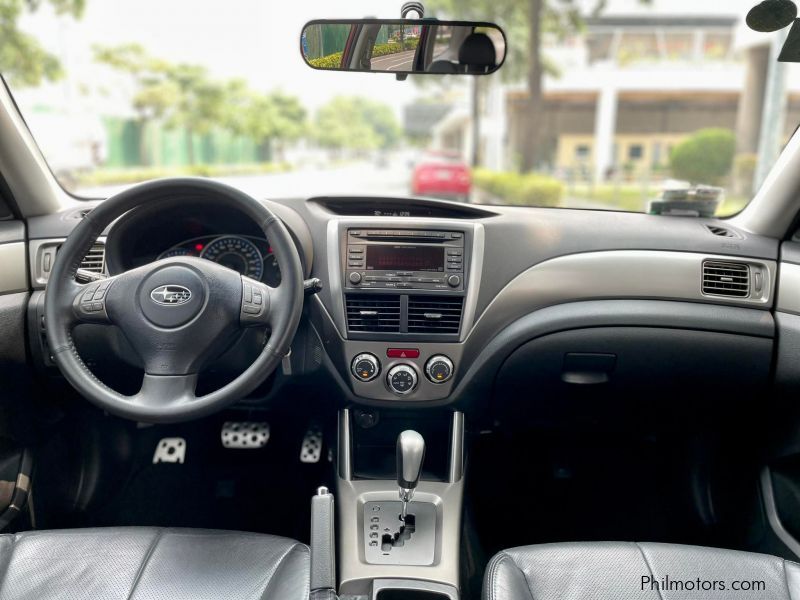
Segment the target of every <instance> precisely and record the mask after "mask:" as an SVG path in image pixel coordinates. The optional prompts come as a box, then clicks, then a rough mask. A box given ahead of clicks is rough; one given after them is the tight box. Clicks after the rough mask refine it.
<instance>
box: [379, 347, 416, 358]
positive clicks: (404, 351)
mask: <svg viewBox="0 0 800 600" xmlns="http://www.w3.org/2000/svg"><path fill="white" fill-rule="evenodd" d="M386 356H387V357H389V358H419V350H418V349H416V348H389V349H388V350H387V351H386Z"/></svg>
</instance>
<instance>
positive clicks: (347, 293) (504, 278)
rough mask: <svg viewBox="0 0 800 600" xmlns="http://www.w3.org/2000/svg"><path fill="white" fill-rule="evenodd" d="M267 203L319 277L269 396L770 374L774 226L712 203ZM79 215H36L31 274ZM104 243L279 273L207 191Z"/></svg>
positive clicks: (465, 403) (423, 393)
mask: <svg viewBox="0 0 800 600" xmlns="http://www.w3.org/2000/svg"><path fill="white" fill-rule="evenodd" d="M267 204H268V205H269V207H270V209H272V210H273V211H274V212H275V213H276V214H277V215H278V216H279V217H280V218H281V219H282V220H283V221H284V223H285V224H286V226H287V228H288V229H289V231H290V232H291V234H292V236H293V238H294V240H295V244H296V246H297V248H298V251H299V254H300V256H301V262H302V264H303V267H304V271H305V276H306V277H307V278H315V279H317V280H318V282H319V288H320V289H319V291H318V293H316V294H313V295H310V296H308V297H307V299H306V306H305V309H304V318H303V321H302V324H301V328H300V330H299V332H298V338H297V340H296V344H294V345H293V346H292V355H291V357H287V359H286V360H285V361H284V368H283V369H282V370H281V371H280V372H279V373H278V374H277V375H276V377H275V379H276V382H275V383H276V385H275V386H273V387H272V388H270V389H269V390H267V391H266V392H265V391H264V390H263V389H262V390H260V392H259V393H261V394H263V396H264V397H263V398H262V399H265V400H267V401H268V400H270V399H278V398H279V397H281V394H282V392H281V389H282V388H281V384H291V383H292V382H295V383H301V382H304V381H305V382H308V381H312V380H313V381H317V380H318V379H321V380H322V381H323V382H324V384H325V385H323V386H322V388H320V389H325V390H326V392H328V393H329V395H330V397H331V398H335V399H336V401H337V402H340V403H341V404H343V405H347V404H362V405H376V406H392V407H398V408H403V407H424V406H444V405H450V406H455V407H462V408H468V407H470V406H474V405H476V404H487V403H489V404H491V405H493V407H494V409H498V410H499V407H501V406H506V407H507V408H508V407H511V408H514V409H515V410H521V412H522V415H521V417H522V418H530V417H531V416H532V415H535V414H540V409H541V410H545V409H543V408H542V407H541V406H539V403H540V402H542V401H543V400H542V399H543V398H550V399H552V398H553V397H558V398H560V401H559V403H557V404H558V406H559V407H560V408H563V409H565V410H567V409H568V407H570V406H571V405H572V404H571V403H572V402H573V400H575V399H579V398H583V397H585V396H586V394H587V393H589V394H590V395H591V393H594V392H597V391H602V392H603V393H604V394H605V395H606V396H613V397H615V398H617V399H619V400H620V402H622V403H623V404H624V403H625V401H626V399H633V398H636V397H638V396H640V395H641V394H642V393H645V391H646V393H647V396H648V398H649V401H651V402H653V403H657V402H658V401H659V399H663V400H664V401H665V402H671V403H673V404H674V403H675V402H676V400H675V395H674V394H673V393H672V392H671V390H673V389H675V388H676V386H677V387H679V386H685V385H686V384H687V383H688V384H690V385H694V386H695V389H696V390H703V389H706V388H707V389H708V391H709V397H711V396H713V394H714V393H719V389H720V386H721V387H722V388H725V389H728V388H730V389H740V390H741V389H745V388H754V389H755V388H758V387H759V386H763V385H766V384H767V383H768V381H769V378H770V369H771V364H772V351H773V343H774V340H775V338H776V322H775V319H774V318H773V314H772V311H773V310H774V309H776V307H777V304H776V296H777V293H776V290H777V287H778V284H779V268H778V267H779V263H780V254H779V253H780V247H779V243H778V242H777V241H776V240H773V239H769V238H763V237H759V236H754V235H750V234H748V233H746V232H743V231H739V230H737V229H735V228H734V227H733V226H732V225H730V224H729V223H726V222H724V221H716V220H703V219H699V220H698V219H687V218H677V217H656V216H650V215H642V214H624V213H607V212H601V211H575V210H562V209H536V208H521V207H496V206H490V207H488V206H476V205H465V204H457V203H451V202H444V201H436V200H423V199H411V200H406V199H391V198H365V197H361V198H342V197H335V198H334V197H330V198H328V197H322V198H311V199H305V200H303V199H295V200H291V199H287V200H281V201H268V202H267ZM75 222H76V219H75V218H70V217H69V213H65V214H64V215H61V216H60V218H59V219H58V220H55V219H54V217H52V216H51V217H41V218H37V219H33V220H32V222H31V238H32V241H31V246H30V254H31V256H30V262H31V269H32V274H31V276H32V278H33V280H34V281H35V282H37V283H38V287H39V288H43V287H44V281H46V264H45V259H46V257H47V256H48V252H56V251H57V248H58V245H59V244H60V242H61V240H63V238H64V237H66V235H67V234H68V233H69V231H70V228H71V227H72V226H74V224H75ZM720 231H723V232H725V233H726V235H720V234H719V232H720ZM100 243H101V245H102V248H101V250H102V252H103V253H104V254H103V257H104V261H103V266H102V268H103V269H105V270H107V272H109V273H111V274H114V273H119V272H122V271H124V270H126V269H130V268H134V267H136V266H139V265H142V264H145V263H148V262H151V261H154V260H158V259H159V258H163V257H167V256H176V255H189V256H199V257H201V258H205V259H209V260H214V261H217V262H220V263H222V264H224V265H225V266H228V267H230V268H233V269H235V270H237V271H239V272H240V273H242V274H244V275H247V276H249V277H253V278H256V279H260V280H261V281H263V282H265V283H267V284H268V285H278V284H279V283H280V272H279V269H278V267H277V264H276V261H275V258H274V256H273V255H272V252H271V249H270V246H269V241H268V240H266V239H264V236H263V233H261V232H260V231H259V229H258V227H257V226H256V225H255V224H253V223H250V222H249V221H248V220H247V219H246V218H245V217H244V216H243V215H238V214H236V213H232V212H231V211H229V210H226V211H223V210H221V209H220V208H219V207H218V206H215V205H214V204H213V203H186V202H179V201H175V202H174V203H172V204H170V203H169V202H167V203H165V204H162V205H160V206H154V207H146V208H145V210H141V209H140V210H137V211H133V212H132V213H129V214H127V215H125V216H123V217H122V218H121V219H120V220H119V221H118V222H117V223H115V224H114V225H113V226H112V227H111V228H109V230H108V231H106V232H104V233H103V236H102V237H101V240H100ZM49 260H50V264H51V263H52V256H51V257H50V259H49ZM786 272H789V271H788V270H787V271H786ZM782 300H784V301H786V302H791V298H790V297H789V296H784V297H782ZM32 303H33V304H34V306H37V305H36V300H35V298H34V299H32ZM778 308H779V307H778ZM34 310H35V308H34ZM33 318H35V315H34V317H33ZM38 342H39V344H40V345H41V340H38ZM41 351H42V352H43V353H46V349H42V350H41ZM642 357H646V358H647V360H646V361H645V363H644V364H642V360H643V358H642ZM634 365H635V366H636V368H635V369H634V368H633V366H634ZM666 365H669V367H667V366H666ZM241 366H242V368H244V367H246V366H247V365H246V364H243V365H241ZM334 392H335V393H334ZM256 400H257V399H256ZM552 409H553V403H552V401H549V402H548V406H547V408H546V410H545V412H548V414H549V415H550V416H551V417H552V416H553V414H552ZM584 409H585V410H589V411H593V410H597V409H598V407H597V406H592V407H588V408H587V407H584ZM567 412H568V411H567ZM608 414H611V413H608ZM564 418H567V416H566V414H565V415H564Z"/></svg>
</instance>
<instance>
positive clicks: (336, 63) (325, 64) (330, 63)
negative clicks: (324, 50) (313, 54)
mask: <svg viewBox="0 0 800 600" xmlns="http://www.w3.org/2000/svg"><path fill="white" fill-rule="evenodd" d="M308 64H310V65H311V66H312V67H317V68H318V69H339V68H341V66H342V53H341V52H334V53H333V54H328V55H327V56H320V57H319V58H312V59H311V60H309V61H308Z"/></svg>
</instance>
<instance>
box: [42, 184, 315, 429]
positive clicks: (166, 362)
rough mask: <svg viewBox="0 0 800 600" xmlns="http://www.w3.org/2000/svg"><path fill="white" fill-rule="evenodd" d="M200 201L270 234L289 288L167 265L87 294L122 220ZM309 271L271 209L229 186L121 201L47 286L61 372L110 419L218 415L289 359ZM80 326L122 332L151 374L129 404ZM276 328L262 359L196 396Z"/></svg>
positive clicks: (148, 190) (91, 227) (150, 187)
mask: <svg viewBox="0 0 800 600" xmlns="http://www.w3.org/2000/svg"><path fill="white" fill-rule="evenodd" d="M198 197H201V198H212V199H213V200H214V201H215V202H216V203H218V204H221V205H223V206H229V207H230V208H232V209H238V210H239V211H241V212H243V213H244V214H245V215H247V216H248V217H249V218H251V219H252V220H253V221H254V222H255V223H257V224H258V225H259V227H260V228H261V229H262V230H263V232H264V235H265V236H266V237H267V239H269V241H270V245H271V246H272V249H273V251H274V254H275V258H276V259H277V261H278V267H279V269H280V272H281V283H280V285H279V286H278V287H274V288H273V287H270V286H267V285H266V284H263V283H261V282H260V281H255V280H253V279H250V278H248V277H245V276H243V275H240V274H239V273H238V272H236V271H233V270H231V269H228V268H226V267H223V266H222V265H219V264H217V263H214V262H211V261H208V260H203V259H200V258H194V257H185V256H180V257H174V258H166V259H163V260H159V261H156V262H154V263H150V264H147V265H144V266H142V267H138V268H135V269H132V270H130V271H126V272H124V273H121V274H119V275H115V276H113V277H108V278H105V279H102V280H98V281H94V282H92V283H88V284H85V285H81V284H79V283H77V282H76V281H75V274H76V272H77V270H78V268H79V266H80V264H81V261H82V260H83V257H84V256H85V255H86V253H87V251H88V250H89V249H90V248H91V247H92V245H93V244H94V243H95V241H96V240H97V237H98V236H99V235H100V234H101V233H102V232H103V231H104V230H105V229H106V227H108V226H109V225H110V224H111V223H112V222H113V221H114V220H115V219H117V218H118V217H120V216H122V215H123V214H125V213H127V212H128V211H130V210H133V209H135V208H137V207H139V206H143V205H153V204H154V203H156V202H159V201H163V200H167V199H171V200H175V199H180V200H181V201H185V202H187V203H190V202H193V201H196V200H197V198H198ZM303 297H304V292H303V270H302V267H301V263H300V257H299V255H298V253H297V248H296V246H295V244H294V242H293V240H292V237H291V235H290V234H289V232H288V231H287V230H286V227H284V225H283V223H282V222H281V221H280V220H279V219H278V218H277V217H275V215H274V214H273V213H272V212H271V211H270V210H269V209H268V208H266V207H265V206H264V205H263V204H261V203H260V202H258V201H257V200H255V199H254V198H252V197H250V196H248V195H247V194H245V193H244V192H241V191H239V190H237V189H235V188H232V187H229V186H227V185H224V184H221V183H217V182H214V181H211V180H203V179H164V180H158V181H152V182H148V183H144V184H141V185H138V186H135V187H133V188H130V189H128V190H125V191H123V192H121V193H120V194H117V195H116V196H113V197H111V198H109V199H108V200H106V201H105V202H102V203H101V204H100V205H98V206H97V208H95V209H94V210H92V211H91V212H90V213H89V214H88V215H86V217H85V218H84V219H83V220H82V221H81V222H80V224H79V225H78V226H77V227H76V228H75V229H74V230H73V231H72V233H71V234H70V235H69V237H68V238H67V240H66V241H65V242H64V244H63V245H62V246H61V248H60V249H59V251H58V254H57V255H56V260H55V264H54V265H53V270H52V272H51V274H50V278H49V281H48V283H47V291H46V297H45V326H46V333H47V341H48V343H49V345H50V349H51V352H52V355H53V359H54V360H55V363H56V365H58V367H59V369H60V370H61V372H62V373H63V375H64V377H65V378H66V379H67V381H69V382H70V383H71V384H72V385H73V387H75V389H76V390H77V391H78V392H80V393H81V394H82V395H83V396H84V397H85V398H87V399H88V400H90V401H91V402H93V403H94V404H96V405H97V406H99V407H100V408H103V409H104V410H106V411H108V412H110V413H112V414H115V415H118V416H120V417H125V418H128V419H134V420H137V421H142V422H150V423H171V422H178V421H187V420H190V419H195V418H198V417H202V416H205V415H208V414H211V413H214V412H217V411H219V410H220V409H222V408H224V407H225V406H227V405H229V404H231V403H232V402H234V401H236V400H238V399H241V398H243V397H244V396H246V395H247V394H248V393H250V392H251V391H253V390H254V389H255V388H256V387H257V386H258V385H259V384H260V383H262V382H263V381H264V380H265V379H266V378H267V377H268V376H269V375H270V374H271V373H272V372H273V371H274V370H275V368H276V367H277V366H278V364H279V363H280V361H281V359H283V357H284V356H285V355H286V354H287V353H288V351H289V345H290V344H291V341H292V339H293V338H294V335H295V332H296V330H297V325H298V323H299V321H300V314H301V311H302V308H303ZM80 323H100V324H108V325H112V324H113V325H116V326H117V327H119V328H120V329H121V331H122V333H123V334H124V335H125V337H126V338H127V340H128V341H129V342H130V343H131V345H132V346H133V348H134V350H135V351H136V353H137V354H138V355H139V357H140V358H141V360H142V363H143V365H144V377H143V380H142V386H141V389H140V390H139V392H138V393H137V394H135V395H132V396H126V395H124V394H120V393H119V392H117V391H115V390H113V389H111V388H110V387H108V386H106V385H105V384H104V383H102V382H101V381H100V380H99V379H97V378H96V377H95V376H94V375H93V374H92V372H91V371H90V370H89V369H88V368H87V366H86V365H85V364H84V362H83V361H82V360H81V358H80V356H79V355H78V352H77V350H76V348H75V344H74V343H73V339H72V330H73V328H74V327H75V326H76V325H78V324H80ZM267 326H269V327H270V328H271V331H272V333H271V335H270V338H269V340H268V342H267V344H266V345H265V346H264V348H263V350H262V351H261V353H260V354H259V356H258V358H257V359H256V360H255V361H254V362H253V363H252V364H251V365H250V367H248V368H247V370H245V371H244V372H243V373H242V374H241V375H239V376H238V377H237V378H236V379H234V380H233V381H231V382H230V383H228V384H227V385H225V386H224V387H222V388H220V389H218V390H217V391H215V392H212V393H210V394H207V395H203V396H197V395H196V384H197V375H198V372H199V371H200V370H201V369H202V367H203V366H204V364H206V362H207V361H209V360H210V359H211V358H213V357H214V355H215V349H216V348H219V347H220V346H227V345H228V344H229V343H230V342H231V341H233V340H234V339H235V338H236V337H237V335H239V334H240V333H241V331H242V329H243V328H248V327H261V328H266V327H267Z"/></svg>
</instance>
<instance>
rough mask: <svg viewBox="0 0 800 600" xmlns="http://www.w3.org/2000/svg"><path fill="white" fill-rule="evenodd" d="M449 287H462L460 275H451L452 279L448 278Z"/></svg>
mask: <svg viewBox="0 0 800 600" xmlns="http://www.w3.org/2000/svg"><path fill="white" fill-rule="evenodd" d="M447 285H449V286H450V287H458V286H460V285H461V277H459V276H458V275H450V277H448V278H447Z"/></svg>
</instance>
